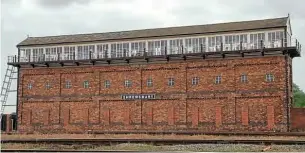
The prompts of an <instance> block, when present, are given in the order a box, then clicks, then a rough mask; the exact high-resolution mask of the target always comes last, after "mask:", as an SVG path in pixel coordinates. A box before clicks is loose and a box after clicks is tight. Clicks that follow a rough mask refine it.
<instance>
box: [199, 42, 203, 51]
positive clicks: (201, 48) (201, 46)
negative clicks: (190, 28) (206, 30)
mask: <svg viewBox="0 0 305 153" xmlns="http://www.w3.org/2000/svg"><path fill="white" fill-rule="evenodd" d="M200 52H201V53H203V44H200Z"/></svg>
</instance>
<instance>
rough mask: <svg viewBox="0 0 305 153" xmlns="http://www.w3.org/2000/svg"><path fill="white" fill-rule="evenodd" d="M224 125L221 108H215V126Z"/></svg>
mask: <svg viewBox="0 0 305 153" xmlns="http://www.w3.org/2000/svg"><path fill="white" fill-rule="evenodd" d="M221 123H222V120H221V107H220V106H217V107H215V124H216V127H219V126H220V125H221Z"/></svg>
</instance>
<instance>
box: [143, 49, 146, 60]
mask: <svg viewBox="0 0 305 153" xmlns="http://www.w3.org/2000/svg"><path fill="white" fill-rule="evenodd" d="M143 56H144V58H146V57H147V52H146V48H144V54H143Z"/></svg>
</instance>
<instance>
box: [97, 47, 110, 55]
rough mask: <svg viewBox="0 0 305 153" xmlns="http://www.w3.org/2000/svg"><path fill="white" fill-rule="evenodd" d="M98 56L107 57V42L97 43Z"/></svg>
mask: <svg viewBox="0 0 305 153" xmlns="http://www.w3.org/2000/svg"><path fill="white" fill-rule="evenodd" d="M97 52H98V55H99V58H108V44H100V45H97Z"/></svg>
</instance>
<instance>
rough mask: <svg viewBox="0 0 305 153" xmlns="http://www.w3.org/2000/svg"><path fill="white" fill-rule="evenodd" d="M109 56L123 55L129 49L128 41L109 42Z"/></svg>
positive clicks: (125, 54)
mask: <svg viewBox="0 0 305 153" xmlns="http://www.w3.org/2000/svg"><path fill="white" fill-rule="evenodd" d="M110 47H111V57H113V58H116V57H125V56H127V53H128V51H129V43H114V44H111V46H110Z"/></svg>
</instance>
